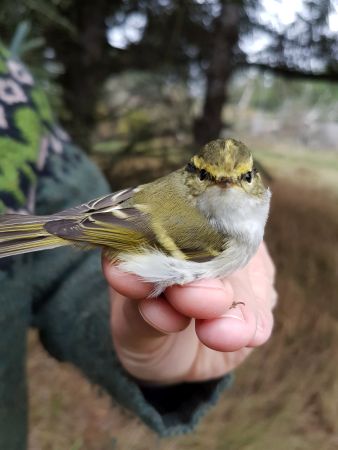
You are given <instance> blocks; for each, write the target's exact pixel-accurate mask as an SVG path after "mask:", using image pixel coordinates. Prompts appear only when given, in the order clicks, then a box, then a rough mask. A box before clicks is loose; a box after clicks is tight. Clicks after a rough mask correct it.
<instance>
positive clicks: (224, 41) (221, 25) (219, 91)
mask: <svg viewBox="0 0 338 450" xmlns="http://www.w3.org/2000/svg"><path fill="white" fill-rule="evenodd" d="M242 6H243V5H242V2H241V1H232V2H229V1H226V0H223V2H222V9H221V13H220V15H219V17H217V18H216V19H215V22H214V39H213V42H214V43H213V48H212V50H211V52H210V60H209V67H208V69H207V73H206V93H205V99H204V105H203V111H202V115H201V117H199V118H197V119H196V120H195V123H194V130H193V131H194V141H195V144H196V145H197V146H198V147H200V146H202V145H204V144H205V143H206V142H208V141H210V140H212V139H216V138H217V137H218V136H219V135H220V133H221V130H222V127H223V122H222V110H223V106H224V104H225V101H226V99H227V85H228V82H229V80H230V77H231V75H232V72H233V70H234V61H233V58H234V50H235V48H236V46H237V44H238V39H239V24H240V16H241V9H242Z"/></svg>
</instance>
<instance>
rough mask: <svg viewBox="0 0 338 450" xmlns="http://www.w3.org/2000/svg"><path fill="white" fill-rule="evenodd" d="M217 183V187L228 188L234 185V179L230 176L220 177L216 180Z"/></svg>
mask: <svg viewBox="0 0 338 450" xmlns="http://www.w3.org/2000/svg"><path fill="white" fill-rule="evenodd" d="M217 184H218V185H219V187H221V188H224V189H227V188H230V187H232V186H234V184H235V181H234V180H233V179H232V178H228V177H227V178H220V179H219V180H217Z"/></svg>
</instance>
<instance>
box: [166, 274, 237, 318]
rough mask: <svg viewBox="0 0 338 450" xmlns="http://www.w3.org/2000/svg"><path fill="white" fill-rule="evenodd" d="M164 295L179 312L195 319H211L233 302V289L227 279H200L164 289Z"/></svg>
mask: <svg viewBox="0 0 338 450" xmlns="http://www.w3.org/2000/svg"><path fill="white" fill-rule="evenodd" d="M165 297H166V298H167V300H168V301H169V303H170V304H171V305H172V306H173V307H174V308H175V309H176V310H177V311H178V312H180V313H181V314H183V315H185V316H188V317H193V318H196V319H212V318H215V317H219V316H221V315H222V314H224V313H225V312H226V311H227V310H228V308H229V307H230V305H231V304H232V302H233V290H232V287H231V285H230V283H228V282H227V281H221V280H217V279H210V280H206V279H205V280H201V281H195V282H193V283H189V284H186V285H183V286H180V285H175V286H171V287H169V288H167V289H166V291H165Z"/></svg>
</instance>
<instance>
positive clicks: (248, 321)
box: [196, 302, 257, 352]
mask: <svg viewBox="0 0 338 450" xmlns="http://www.w3.org/2000/svg"><path fill="white" fill-rule="evenodd" d="M256 325H257V323H256V311H255V310H254V309H253V308H252V306H251V304H250V302H246V304H245V305H237V306H236V307H235V308H231V309H229V310H228V311H227V312H226V313H225V314H224V315H223V316H222V317H220V318H217V319H211V320H197V321H196V334H197V336H198V338H199V339H200V341H201V342H202V343H203V344H205V345H206V346H207V347H209V348H212V349H214V350H217V351H220V352H234V351H237V350H240V349H242V348H243V347H246V346H248V344H249V343H250V342H251V341H252V339H253V337H254V335H255V332H256Z"/></svg>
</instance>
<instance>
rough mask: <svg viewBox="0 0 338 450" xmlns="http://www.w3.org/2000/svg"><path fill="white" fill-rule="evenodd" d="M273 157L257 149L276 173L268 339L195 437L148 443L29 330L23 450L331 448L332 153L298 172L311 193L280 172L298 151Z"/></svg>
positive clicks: (336, 306)
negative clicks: (273, 303) (275, 296)
mask: <svg viewBox="0 0 338 450" xmlns="http://www.w3.org/2000/svg"><path fill="white" fill-rule="evenodd" d="M276 155H277V156H276ZM276 155H275V154H273V155H270V154H267V151H266V150H264V149H262V150H261V159H262V162H263V163H264V164H266V166H267V167H268V168H270V170H271V171H272V173H273V174H274V175H275V174H276V177H275V180H274V182H273V183H272V190H273V202H272V210H271V217H270V220H269V223H268V226H267V233H266V238H267V241H268V244H269V248H270V251H271V254H272V256H273V259H274V261H275V263H276V265H277V289H278V292H279V304H278V307H277V309H276V313H275V320H276V323H275V328H274V333H273V336H272V338H271V340H270V341H269V342H268V343H267V344H266V345H265V346H263V347H262V348H260V349H258V350H256V351H255V352H254V353H253V354H252V356H251V357H250V358H249V359H248V360H247V362H246V363H245V364H243V365H242V366H241V367H240V368H239V369H238V370H237V372H236V374H237V375H236V383H235V385H234V386H233V388H232V389H231V390H229V391H228V392H226V393H225V394H224V395H223V397H222V399H221V401H220V402H219V403H218V404H217V406H216V407H215V408H213V410H212V411H211V412H210V414H209V415H208V416H207V418H205V419H204V420H203V422H202V423H201V425H200V426H199V427H198V428H197V430H196V431H195V433H193V434H191V435H188V436H184V437H177V438H170V439H163V440H158V439H157V437H156V436H155V435H154V433H152V432H151V431H150V430H148V429H147V428H146V427H145V426H144V425H142V424H141V423H139V421H138V420H137V419H136V418H134V417H131V416H130V415H128V414H127V413H125V412H123V411H121V410H120V409H119V408H118V407H113V408H111V405H110V400H109V399H108V398H107V397H106V396H104V395H103V396H102V395H101V396H98V395H97V392H96V391H95V389H94V388H93V387H91V386H90V385H89V384H88V383H87V382H86V380H84V379H83V378H82V377H81V376H80V375H79V374H78V372H77V371H76V370H75V369H74V368H72V367H70V366H68V365H62V364H59V363H56V362H55V361H54V360H52V359H51V358H50V357H48V356H47V355H46V354H45V352H44V351H43V350H42V348H41V347H40V345H39V343H38V341H37V338H36V336H35V335H34V334H31V336H30V342H29V348H30V352H29V360H28V375H29V380H30V402H31V415H30V429H31V434H30V447H29V448H30V449H31V450H47V449H48V450H65V449H72V450H75V449H76V450H108V449H110V450H111V449H118V450H124V449H126V450H130V449H132V450H143V449H144V450H146V449H151V450H152V449H154V450H155V449H156V450H190V449H196V450H205V449H206V448H210V449H215V450H263V449H264V450H270V449H271V450H284V449H285V448H288V449H291V450H317V449H318V448H320V449H323V450H335V449H337V448H338V406H337V398H338V360H337V358H336V353H337V349H336V347H337V343H338V302H337V292H338V208H337V197H336V191H335V188H334V185H330V186H329V185H327V184H326V183H325V179H326V178H328V177H326V176H325V173H326V172H327V174H329V173H331V172H330V171H332V172H333V173H335V175H336V179H337V180H338V170H337V161H338V158H337V156H335V157H333V154H332V155H326V154H325V155H321V156H320V157H319V159H320V164H319V161H318V159H317V158H318V157H317V155H316V156H315V155H312V154H310V155H309V161H307V162H306V164H305V166H306V170H310V171H311V174H314V175H313V176H317V177H318V179H319V180H321V182H320V184H321V186H323V187H322V188H320V189H318V188H316V186H315V185H314V184H313V183H312V182H311V180H312V179H313V176H312V175H311V176H310V177H308V176H305V177H303V175H302V177H301V178H297V177H293V176H290V173H298V171H299V170H301V169H302V168H303V167H302V164H303V162H304V161H305V160H306V158H305V155H300V154H294V153H291V152H290V155H288V158H289V156H290V159H286V158H284V156H283V158H282V157H281V155H278V152H277V154H276ZM330 158H333V159H334V161H333V160H331V159H330ZM284 159H285V160H284ZM281 160H283V163H282V164H281ZM301 162H302V163H301ZM281 167H284V169H281ZM276 168H279V169H280V170H278V171H277V170H276ZM290 168H291V169H292V170H291V169H290ZM289 169H290V170H289ZM284 170H285V172H284ZM309 178H310V182H309ZM337 182H338V181H337ZM329 188H330V189H329ZM51 374H52V379H53V383H51V382H50V380H51Z"/></svg>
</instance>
